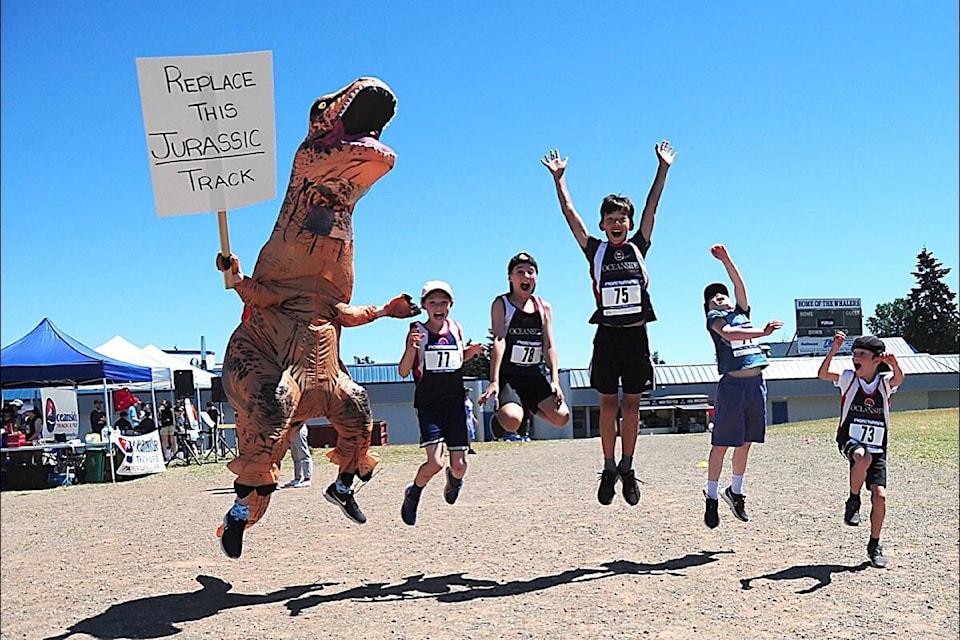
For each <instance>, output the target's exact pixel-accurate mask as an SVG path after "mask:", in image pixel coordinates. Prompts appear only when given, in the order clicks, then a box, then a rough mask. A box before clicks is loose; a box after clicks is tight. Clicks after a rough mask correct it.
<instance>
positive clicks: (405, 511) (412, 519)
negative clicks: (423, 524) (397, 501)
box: [400, 484, 420, 527]
mask: <svg viewBox="0 0 960 640" xmlns="http://www.w3.org/2000/svg"><path fill="white" fill-rule="evenodd" d="M419 504H420V498H419V497H417V498H414V497H413V485H412V484H411V485H410V486H408V487H407V489H406V491H404V492H403V505H401V507H400V519H401V520H403V524H408V525H410V526H411V527H412V526H413V525H415V524H417V506H418V505H419Z"/></svg>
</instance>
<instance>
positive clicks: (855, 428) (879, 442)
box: [850, 421, 887, 447]
mask: <svg viewBox="0 0 960 640" xmlns="http://www.w3.org/2000/svg"><path fill="white" fill-rule="evenodd" d="M886 430H887V429H886V427H881V426H877V425H873V424H865V423H862V422H857V421H854V422H853V423H851V424H850V438H851V439H852V440H856V441H857V442H862V443H863V444H869V445H873V446H876V447H882V446H883V434H884V433H885V432H886Z"/></svg>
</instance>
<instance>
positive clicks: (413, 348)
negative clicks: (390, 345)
mask: <svg viewBox="0 0 960 640" xmlns="http://www.w3.org/2000/svg"><path fill="white" fill-rule="evenodd" d="M422 339H423V336H422V334H421V333H420V331H419V330H418V329H417V323H416V322H411V323H410V331H408V332H407V340H406V345H405V348H404V350H403V356H402V357H401V358H400V364H398V365H397V372H398V373H399V374H400V377H401V378H406V377H407V376H408V375H410V370H411V369H413V363H414V361H415V359H416V357H417V349H419V348H420V341H421V340H422Z"/></svg>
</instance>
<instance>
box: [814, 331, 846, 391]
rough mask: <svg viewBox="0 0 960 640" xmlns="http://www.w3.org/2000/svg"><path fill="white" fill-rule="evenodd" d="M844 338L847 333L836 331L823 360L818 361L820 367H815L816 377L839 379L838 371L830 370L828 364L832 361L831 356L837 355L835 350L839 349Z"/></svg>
mask: <svg viewBox="0 0 960 640" xmlns="http://www.w3.org/2000/svg"><path fill="white" fill-rule="evenodd" d="M846 339H847V334H845V333H844V332H843V331H837V333H836V334H835V335H834V336H833V344H831V345H830V351H827V355H826V356H825V357H824V358H823V362H821V363H820V368H819V369H817V377H818V378H820V379H821V380H827V381H828V382H836V381H837V380H839V379H840V374H839V373H834V372H833V371H830V364H831V363H832V362H833V356H835V355H837V351H839V350H840V347H841V346H842V345H843V341H844V340H846Z"/></svg>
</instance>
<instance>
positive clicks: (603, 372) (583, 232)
mask: <svg viewBox="0 0 960 640" xmlns="http://www.w3.org/2000/svg"><path fill="white" fill-rule="evenodd" d="M654 151H655V152H656V155H657V173H656V176H655V177H654V179H653V185H652V186H651V187H650V193H649V194H648V195H647V201H646V203H645V204H644V207H643V213H642V214H641V216H640V226H639V227H638V228H637V231H636V233H634V234H633V235H632V236H630V237H627V234H628V233H629V232H630V231H633V228H634V226H633V213H634V208H633V203H632V202H631V201H630V199H629V198H626V197H624V196H619V195H609V196H607V197H606V198H604V199H603V202H602V203H601V205H600V229H601V230H602V231H603V232H604V234H605V236H606V238H605V239H604V240H600V239H599V238H595V237H593V236H591V235H590V234H589V233H588V232H587V227H586V225H585V224H584V223H583V219H582V218H580V215H579V214H578V213H577V210H576V209H574V207H573V199H572V198H571V197H570V192H569V191H568V190H567V183H566V178H565V177H564V173H565V171H566V168H567V161H568V159H567V158H563V159H561V158H560V151H559V150H557V149H553V150H552V151H550V153H548V154H547V155H546V156H544V157H543V158H542V159H541V160H540V162H542V163H543V165H544V166H545V167H546V168H547V169H548V170H549V171H550V174H551V175H552V176H553V180H554V183H555V186H556V188H557V198H559V200H560V210H561V211H563V216H564V218H566V220H567V225H569V227H570V231H571V232H573V237H574V238H575V239H576V241H577V244H579V245H580V249H582V250H583V253H584V255H585V256H586V258H587V261H588V262H589V263H590V276H591V278H592V279H593V294H594V297H595V299H596V305H597V308H596V311H594V312H593V315H592V316H591V317H590V323H591V324H595V325H597V332H596V335H595V336H594V338H593V356H592V357H591V359H590V386H591V387H593V388H594V389H596V390H597V393H598V394H599V395H600V445H601V447H602V449H603V471H602V472H601V473H600V486H599V488H598V489H597V500H598V501H599V502H600V504H604V505H608V504H610V503H612V502H613V496H614V495H615V494H616V484H617V479H618V478H619V479H620V480H621V483H622V490H623V499H624V500H626V502H627V504H629V505H631V506H633V505H636V504H637V503H639V502H640V487H639V485H638V484H637V478H636V474H635V472H634V470H633V454H634V450H635V449H636V446H637V433H638V431H639V427H640V397H641V395H642V394H643V393H644V392H649V391H650V390H652V389H653V386H654V376H653V362H652V360H651V357H650V344H649V341H648V340H647V326H646V325H647V324H648V323H650V322H653V321H654V320H656V319H657V316H656V314H654V312H653V306H652V305H651V303H650V295H649V294H648V292H647V287H648V286H649V284H650V276H649V275H648V273H647V266H646V264H645V262H644V259H645V258H646V255H647V250H648V249H649V248H650V238H651V237H652V236H653V223H654V221H655V218H656V213H657V204H658V203H659V202H660V194H661V193H663V187H664V185H665V184H666V181H667V171H668V170H669V169H670V166H671V165H672V164H673V160H674V158H675V157H676V155H677V154H676V152H675V151H674V150H673V149H672V148H671V147H670V143H669V142H667V141H666V140H664V141H663V142H661V143H660V144H657V145H654ZM621 386H622V387H623V405H622V408H621V405H620V401H619V398H618V391H619V389H620V387H621ZM618 413H622V416H623V419H622V422H621V425H620V450H621V456H622V457H621V458H620V463H619V464H617V463H616V461H615V459H614V455H615V453H616V451H615V450H616V446H617V414H618Z"/></svg>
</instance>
